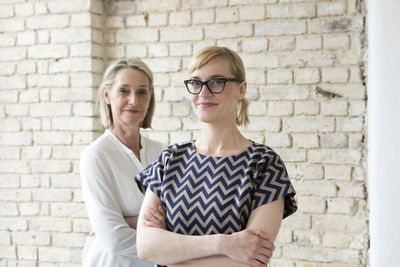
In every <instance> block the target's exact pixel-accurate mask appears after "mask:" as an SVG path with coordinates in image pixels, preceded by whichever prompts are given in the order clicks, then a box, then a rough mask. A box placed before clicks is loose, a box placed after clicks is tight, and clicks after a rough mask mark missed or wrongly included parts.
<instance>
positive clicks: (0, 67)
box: [0, 37, 16, 76]
mask: <svg viewBox="0 0 400 267" xmlns="http://www.w3.org/2000/svg"><path fill="white" fill-rule="evenodd" d="M0 38H1V37H0ZM15 69H16V68H15V64H12V63H1V62H0V75H1V76H3V75H4V76H5V75H11V74H14V72H15Z"/></svg>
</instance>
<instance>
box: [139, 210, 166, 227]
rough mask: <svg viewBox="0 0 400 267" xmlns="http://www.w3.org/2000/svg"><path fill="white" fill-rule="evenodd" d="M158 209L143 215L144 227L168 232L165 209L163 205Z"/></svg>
mask: <svg viewBox="0 0 400 267" xmlns="http://www.w3.org/2000/svg"><path fill="white" fill-rule="evenodd" d="M157 208H158V209H157V210H155V209H150V210H149V212H148V213H145V214H144V215H143V218H144V225H146V226H148V227H154V228H161V229H164V230H167V222H166V215H165V209H164V208H163V207H162V206H161V205H158V207H157Z"/></svg>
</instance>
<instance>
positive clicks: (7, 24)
mask: <svg viewBox="0 0 400 267" xmlns="http://www.w3.org/2000/svg"><path fill="white" fill-rule="evenodd" d="M23 29H24V19H22V18H7V19H2V18H0V32H2V33H5V32H19V31H22V30H23Z"/></svg>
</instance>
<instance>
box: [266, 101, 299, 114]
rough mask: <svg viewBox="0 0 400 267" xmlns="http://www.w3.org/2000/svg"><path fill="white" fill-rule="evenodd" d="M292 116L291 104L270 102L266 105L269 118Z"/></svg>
mask: <svg viewBox="0 0 400 267" xmlns="http://www.w3.org/2000/svg"><path fill="white" fill-rule="evenodd" d="M292 114H293V105H292V103H291V102H277V101H271V102H269V103H268V115H269V116H289V115H292Z"/></svg>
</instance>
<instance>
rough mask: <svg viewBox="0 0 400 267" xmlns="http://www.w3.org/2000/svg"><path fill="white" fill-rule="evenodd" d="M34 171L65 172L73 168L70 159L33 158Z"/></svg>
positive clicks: (32, 167)
mask: <svg viewBox="0 0 400 267" xmlns="http://www.w3.org/2000/svg"><path fill="white" fill-rule="evenodd" d="M31 169H32V173H65V172H69V171H70V170H71V162H70V161H68V160H33V161H31Z"/></svg>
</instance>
